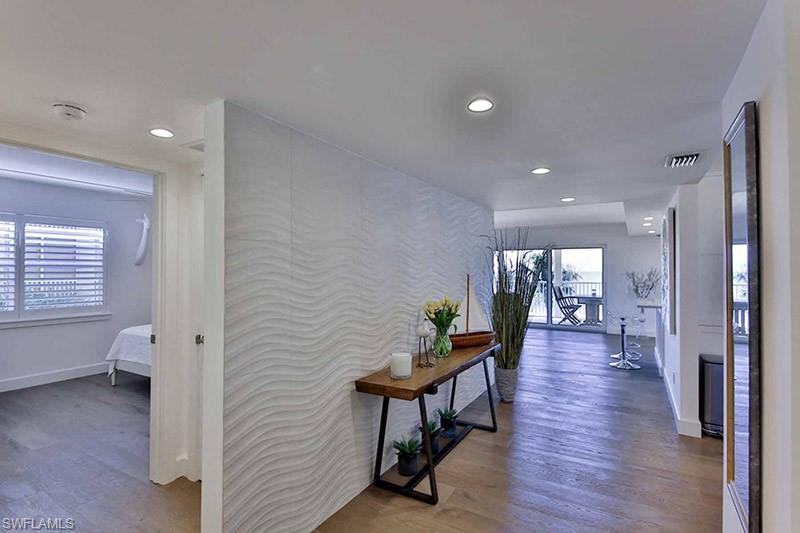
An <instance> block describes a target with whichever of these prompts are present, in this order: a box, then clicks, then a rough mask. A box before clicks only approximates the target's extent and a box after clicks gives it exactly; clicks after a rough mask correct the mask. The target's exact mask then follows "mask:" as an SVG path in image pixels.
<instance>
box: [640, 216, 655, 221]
mask: <svg viewBox="0 0 800 533" xmlns="http://www.w3.org/2000/svg"><path fill="white" fill-rule="evenodd" d="M642 220H644V221H646V222H650V221H651V220H653V217H644V218H643V219H642Z"/></svg>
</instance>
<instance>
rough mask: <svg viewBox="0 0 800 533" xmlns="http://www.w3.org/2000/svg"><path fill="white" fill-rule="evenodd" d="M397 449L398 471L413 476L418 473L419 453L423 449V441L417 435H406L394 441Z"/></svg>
mask: <svg viewBox="0 0 800 533" xmlns="http://www.w3.org/2000/svg"><path fill="white" fill-rule="evenodd" d="M392 446H394V449H395V450H397V472H398V473H399V474H400V475H401V476H413V475H414V474H416V473H417V454H418V453H419V451H420V449H422V443H421V442H420V441H419V439H417V438H416V437H411V438H410V439H406V438H405V437H403V438H401V439H400V440H396V441H394V442H393V443H392Z"/></svg>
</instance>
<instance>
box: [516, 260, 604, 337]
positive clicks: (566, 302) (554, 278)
mask: <svg viewBox="0 0 800 533" xmlns="http://www.w3.org/2000/svg"><path fill="white" fill-rule="evenodd" d="M531 252H533V253H532V254H531V255H532V257H534V258H537V259H538V260H541V261H545V263H546V265H547V267H546V268H544V269H543V272H544V274H543V276H542V279H541V280H540V281H539V290H538V291H537V294H536V298H535V299H534V301H533V305H532V306H531V312H530V315H529V319H528V320H529V322H530V323H531V324H533V325H539V326H545V327H555V328H573V329H581V330H595V331H602V330H603V329H605V317H604V313H605V283H604V272H603V266H604V262H603V248H601V247H591V248H552V249H551V250H550V253H549V254H546V256H545V253H544V250H531Z"/></svg>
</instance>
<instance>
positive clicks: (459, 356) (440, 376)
mask: <svg viewBox="0 0 800 533" xmlns="http://www.w3.org/2000/svg"><path fill="white" fill-rule="evenodd" d="M499 348H500V344H498V343H496V342H492V343H491V344H484V345H483V346H471V347H469V348H457V349H455V350H453V351H452V352H450V355H449V356H448V357H445V358H444V359H437V358H435V357H434V356H433V355H431V360H432V361H435V362H436V366H434V367H429V368H419V367H418V366H417V356H414V360H413V361H412V367H411V377H410V378H408V379H392V378H391V376H390V375H389V368H388V367H387V368H384V369H383V370H379V371H377V372H374V373H372V374H370V375H369V376H366V377H363V378H361V379H359V380H357V381H356V390H357V391H358V392H364V393H367V394H376V395H378V396H388V397H390V398H398V399H400V400H414V399H416V398H418V397H420V396H421V395H422V394H424V393H425V392H427V391H429V390H430V389H432V388H434V387H436V386H437V385H441V384H442V383H444V382H446V381H447V380H449V379H450V378H452V377H453V376H456V375H458V374H460V373H461V372H463V371H465V370H467V369H468V368H471V367H473V366H475V365H477V364H478V363H480V362H481V361H483V360H484V359H486V358H487V357H489V356H490V355H492V353H493V352H494V351H495V350H497V349H499Z"/></svg>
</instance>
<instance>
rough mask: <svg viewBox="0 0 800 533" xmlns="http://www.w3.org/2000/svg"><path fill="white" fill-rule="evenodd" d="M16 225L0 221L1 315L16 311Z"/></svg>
mask: <svg viewBox="0 0 800 533" xmlns="http://www.w3.org/2000/svg"><path fill="white" fill-rule="evenodd" d="M15 227H16V226H15V224H14V222H13V221H11V220H0V315H2V313H5V312H11V311H15V310H16V299H15V295H16V283H17V277H16V275H15V271H16V244H15Z"/></svg>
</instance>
